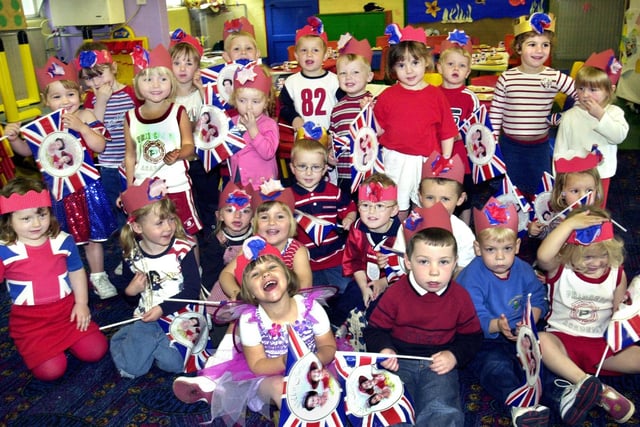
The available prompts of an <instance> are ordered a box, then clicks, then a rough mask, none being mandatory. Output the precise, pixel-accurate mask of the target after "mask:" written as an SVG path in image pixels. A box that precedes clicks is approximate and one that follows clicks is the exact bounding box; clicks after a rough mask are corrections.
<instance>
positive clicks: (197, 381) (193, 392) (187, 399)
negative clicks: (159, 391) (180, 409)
mask: <svg viewBox="0 0 640 427" xmlns="http://www.w3.org/2000/svg"><path fill="white" fill-rule="evenodd" d="M215 388H216V382H215V381H213V380H210V379H209V378H207V377H204V376H200V377H178V378H176V379H175V380H174V381H173V393H174V394H175V395H176V397H177V398H178V399H180V400H181V401H183V402H184V403H195V402H198V401H200V400H201V401H203V402H207V403H208V404H209V405H211V399H212V398H213V390H215Z"/></svg>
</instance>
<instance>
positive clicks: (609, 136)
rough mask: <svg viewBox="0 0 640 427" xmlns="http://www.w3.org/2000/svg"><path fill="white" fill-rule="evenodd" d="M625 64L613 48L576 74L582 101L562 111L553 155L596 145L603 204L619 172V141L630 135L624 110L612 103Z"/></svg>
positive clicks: (588, 63) (589, 60)
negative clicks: (621, 62) (612, 179)
mask: <svg viewBox="0 0 640 427" xmlns="http://www.w3.org/2000/svg"><path fill="white" fill-rule="evenodd" d="M621 70H622V65H621V64H620V63H619V62H618V61H617V60H616V58H615V55H614V53H613V50H611V49H609V50H606V51H604V52H600V53H597V54H596V53H594V54H592V55H591V56H590V57H589V58H588V59H587V60H586V62H585V63H584V67H582V68H581V69H580V71H578V74H577V75H576V81H575V87H576V91H577V92H578V101H579V103H578V104H577V105H575V106H574V107H573V108H571V109H570V110H568V111H566V112H564V113H563V114H562V121H561V122H560V127H559V128H558V135H557V136H556V144H555V146H554V148H553V157H554V158H555V157H559V156H561V155H563V154H565V153H566V152H567V151H572V150H575V149H576V148H578V147H582V148H584V149H585V150H587V151H588V150H591V147H592V145H594V144H595V145H597V146H598V150H599V151H600V152H601V153H602V157H603V159H602V162H601V163H600V164H599V165H598V173H599V174H600V179H601V180H602V199H603V200H602V206H603V207H605V206H606V205H607V194H608V193H609V182H610V180H611V177H612V176H613V175H615V173H616V166H617V164H618V162H617V158H616V153H617V152H618V144H620V143H621V142H622V141H624V139H625V138H626V137H627V133H628V132H629V124H628V123H627V121H626V120H625V118H624V111H623V110H622V108H620V107H618V106H617V105H613V104H612V102H613V99H614V91H615V88H616V83H618V79H619V78H620V72H621Z"/></svg>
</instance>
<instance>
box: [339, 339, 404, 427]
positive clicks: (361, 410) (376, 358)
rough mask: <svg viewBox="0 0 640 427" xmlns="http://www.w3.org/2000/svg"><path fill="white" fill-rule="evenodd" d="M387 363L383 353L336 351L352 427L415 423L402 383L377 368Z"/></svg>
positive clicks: (344, 397)
mask: <svg viewBox="0 0 640 427" xmlns="http://www.w3.org/2000/svg"><path fill="white" fill-rule="evenodd" d="M384 360H385V357H384V355H382V354H375V353H358V352H342V351H338V352H336V357H335V366H336V370H337V371H338V377H339V379H340V383H341V385H342V388H343V390H344V394H343V399H344V411H345V413H346V415H347V418H348V419H349V422H350V424H351V425H352V426H353V427H360V426H366V427H382V426H389V425H393V424H398V423H409V424H414V423H415V411H414V409H413V403H412V401H411V398H410V397H409V395H408V394H407V393H406V390H405V388H404V384H403V383H402V380H401V379H400V377H398V376H397V375H395V374H393V373H391V372H389V371H387V370H385V369H382V368H379V367H378V363H380V362H382V361H384Z"/></svg>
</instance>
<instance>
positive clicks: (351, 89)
mask: <svg viewBox="0 0 640 427" xmlns="http://www.w3.org/2000/svg"><path fill="white" fill-rule="evenodd" d="M336 71H337V73H338V82H339V83H340V89H342V90H343V91H344V92H345V93H346V94H347V95H349V96H357V95H362V94H363V93H364V92H365V91H366V90H367V83H369V82H370V81H371V80H372V79H373V73H372V72H371V71H369V70H368V69H367V66H366V65H365V64H364V63H363V62H362V61H361V60H360V59H357V60H355V61H348V60H339V61H338V63H337V69H336Z"/></svg>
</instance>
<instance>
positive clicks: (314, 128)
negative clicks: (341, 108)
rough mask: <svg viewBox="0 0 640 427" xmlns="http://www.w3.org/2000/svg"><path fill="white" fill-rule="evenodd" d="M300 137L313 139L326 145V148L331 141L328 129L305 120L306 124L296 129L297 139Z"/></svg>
mask: <svg viewBox="0 0 640 427" xmlns="http://www.w3.org/2000/svg"><path fill="white" fill-rule="evenodd" d="M298 139H313V140H316V141H318V142H319V143H320V144H322V145H324V146H325V148H326V147H327V144H328V143H329V137H328V136H327V130H326V129H325V128H323V127H322V126H320V125H317V124H315V123H313V122H304V124H303V125H302V126H300V127H299V128H298V130H297V131H296V140H298Z"/></svg>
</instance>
